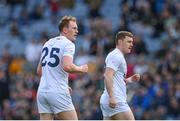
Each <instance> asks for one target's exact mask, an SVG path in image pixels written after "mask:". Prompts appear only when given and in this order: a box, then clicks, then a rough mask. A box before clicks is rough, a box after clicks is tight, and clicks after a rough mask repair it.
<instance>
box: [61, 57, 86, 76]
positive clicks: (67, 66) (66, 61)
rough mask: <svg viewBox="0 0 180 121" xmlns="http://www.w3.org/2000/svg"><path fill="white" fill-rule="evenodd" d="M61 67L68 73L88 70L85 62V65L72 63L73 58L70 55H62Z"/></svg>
mask: <svg viewBox="0 0 180 121" xmlns="http://www.w3.org/2000/svg"><path fill="white" fill-rule="evenodd" d="M63 69H64V70H65V71H66V72H69V73H77V72H80V73H83V72H84V73H85V72H88V65H87V64H85V65H81V66H77V65H75V64H74V63H73V59H72V58H71V57H69V56H64V57H63Z"/></svg>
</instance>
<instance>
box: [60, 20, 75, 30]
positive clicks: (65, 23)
mask: <svg viewBox="0 0 180 121" xmlns="http://www.w3.org/2000/svg"><path fill="white" fill-rule="evenodd" d="M70 21H74V22H76V18H75V17H73V16H64V17H63V18H62V19H61V20H60V21H59V24H58V28H59V32H62V30H63V28H64V27H68V25H69V22H70Z"/></svg>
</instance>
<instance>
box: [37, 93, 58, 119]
mask: <svg viewBox="0 0 180 121" xmlns="http://www.w3.org/2000/svg"><path fill="white" fill-rule="evenodd" d="M37 105H38V112H39V114H40V120H53V118H54V117H53V112H52V111H51V108H50V105H49V103H48V102H47V100H46V93H42V92H41V93H40V92H38V93H37Z"/></svg>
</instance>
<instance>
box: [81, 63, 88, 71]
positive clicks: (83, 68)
mask: <svg viewBox="0 0 180 121" xmlns="http://www.w3.org/2000/svg"><path fill="white" fill-rule="evenodd" d="M81 71H82V72H88V65H87V64H85V65H82V66H81Z"/></svg>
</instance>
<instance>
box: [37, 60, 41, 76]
mask: <svg viewBox="0 0 180 121" xmlns="http://www.w3.org/2000/svg"><path fill="white" fill-rule="evenodd" d="M37 74H38V76H41V75H42V67H41V61H39V63H38V67H37Z"/></svg>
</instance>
